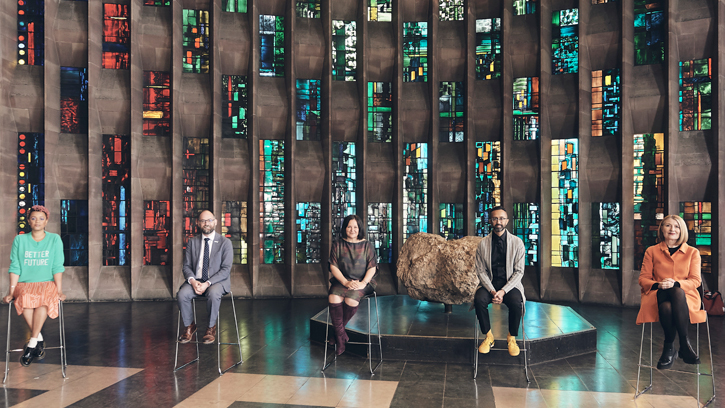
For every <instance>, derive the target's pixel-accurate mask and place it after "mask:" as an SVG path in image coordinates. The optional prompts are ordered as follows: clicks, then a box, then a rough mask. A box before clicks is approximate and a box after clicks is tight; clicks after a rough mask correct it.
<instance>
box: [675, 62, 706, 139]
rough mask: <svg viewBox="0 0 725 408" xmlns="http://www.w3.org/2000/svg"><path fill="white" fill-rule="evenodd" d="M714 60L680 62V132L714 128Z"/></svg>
mask: <svg viewBox="0 0 725 408" xmlns="http://www.w3.org/2000/svg"><path fill="white" fill-rule="evenodd" d="M711 118H712V59H711V58H707V59H701V60H694V61H680V130H681V131H685V130H707V129H710V128H711V126H712V123H711Z"/></svg>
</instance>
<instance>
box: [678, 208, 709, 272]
mask: <svg viewBox="0 0 725 408" xmlns="http://www.w3.org/2000/svg"><path fill="white" fill-rule="evenodd" d="M680 217H682V219H683V220H685V224H687V232H688V236H689V237H688V239H687V245H690V246H692V247H694V248H697V250H698V251H700V258H701V260H700V270H701V272H703V273H710V272H712V203H710V202H704V201H685V202H680Z"/></svg>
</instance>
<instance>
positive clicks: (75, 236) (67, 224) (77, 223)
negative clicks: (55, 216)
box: [60, 200, 88, 266]
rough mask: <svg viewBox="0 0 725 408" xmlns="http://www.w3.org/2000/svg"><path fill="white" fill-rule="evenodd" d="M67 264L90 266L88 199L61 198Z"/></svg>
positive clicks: (62, 231) (61, 231)
mask: <svg viewBox="0 0 725 408" xmlns="http://www.w3.org/2000/svg"><path fill="white" fill-rule="evenodd" d="M60 238H61V240H63V255H64V256H65V262H64V263H63V265H65V266H88V200H60Z"/></svg>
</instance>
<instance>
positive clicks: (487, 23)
mask: <svg viewBox="0 0 725 408" xmlns="http://www.w3.org/2000/svg"><path fill="white" fill-rule="evenodd" d="M502 59H503V54H502V51H501V19H500V18H483V19H479V20H476V79H494V78H500V77H501V64H502Z"/></svg>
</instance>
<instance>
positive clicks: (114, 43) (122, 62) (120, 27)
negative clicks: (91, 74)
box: [103, 3, 131, 69]
mask: <svg viewBox="0 0 725 408" xmlns="http://www.w3.org/2000/svg"><path fill="white" fill-rule="evenodd" d="M128 13H129V8H128V5H126V4H108V3H104V4H103V68H107V69H129V68H130V62H129V55H130V54H129V51H130V46H131V20H130V18H129V14H128Z"/></svg>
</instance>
